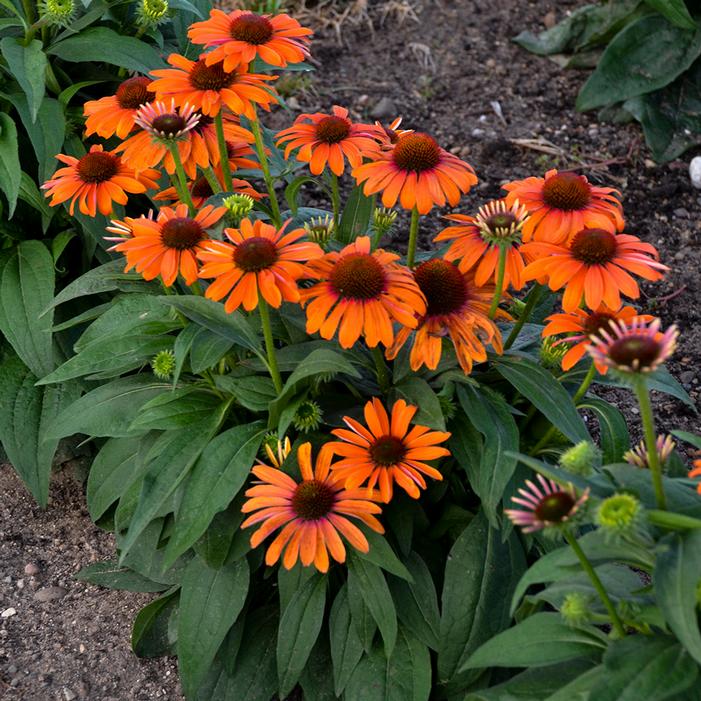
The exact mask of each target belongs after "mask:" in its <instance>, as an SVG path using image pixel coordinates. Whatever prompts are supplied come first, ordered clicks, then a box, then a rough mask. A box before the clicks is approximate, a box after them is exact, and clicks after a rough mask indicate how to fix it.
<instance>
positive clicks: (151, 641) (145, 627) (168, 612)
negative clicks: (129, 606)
mask: <svg viewBox="0 0 701 701" xmlns="http://www.w3.org/2000/svg"><path fill="white" fill-rule="evenodd" d="M176 604H177V599H176V598H175V593H174V592H169V593H167V594H165V595H164V596H161V597H159V598H158V599H156V600H155V601H152V602H151V603H150V604H147V605H146V606H144V608H142V609H141V611H139V613H138V614H136V618H135V619H134V624H133V626H132V630H131V649H132V650H133V651H134V654H135V655H136V656H137V657H161V656H162V655H165V654H168V653H169V652H170V650H171V645H172V642H171V640H170V638H169V635H168V627H169V621H170V617H171V616H172V615H173V613H174V612H175V611H176Z"/></svg>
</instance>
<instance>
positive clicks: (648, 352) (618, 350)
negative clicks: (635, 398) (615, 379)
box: [587, 316, 679, 374]
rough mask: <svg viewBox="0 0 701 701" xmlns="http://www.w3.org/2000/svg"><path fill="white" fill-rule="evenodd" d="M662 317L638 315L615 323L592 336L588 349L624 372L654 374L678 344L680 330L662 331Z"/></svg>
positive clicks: (604, 361)
mask: <svg viewBox="0 0 701 701" xmlns="http://www.w3.org/2000/svg"><path fill="white" fill-rule="evenodd" d="M660 324H661V322H660V320H659V319H653V320H652V321H646V320H645V319H643V318H641V317H639V316H637V317H634V318H633V319H631V320H630V321H629V322H627V323H626V322H623V321H619V322H612V323H611V325H610V327H609V328H608V329H601V330H600V331H599V333H598V334H597V335H596V336H592V337H591V338H590V341H591V344H590V345H589V346H587V351H588V353H589V355H591V357H592V359H593V360H594V362H596V363H600V364H601V365H606V366H607V367H609V368H612V369H613V370H616V371H618V372H620V373H624V374H631V373H633V374H638V373H650V372H653V371H654V370H657V368H658V367H659V366H660V365H662V363H664V362H666V361H667V360H668V359H669V358H670V357H671V355H672V353H674V349H675V348H676V346H677V337H678V336H679V330H678V329H677V327H676V326H670V327H669V328H667V330H666V331H664V332H662V331H660Z"/></svg>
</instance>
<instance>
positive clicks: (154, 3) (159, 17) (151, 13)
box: [136, 0, 169, 27]
mask: <svg viewBox="0 0 701 701" xmlns="http://www.w3.org/2000/svg"><path fill="white" fill-rule="evenodd" d="M168 9H169V8H168V0H141V2H140V4H139V8H138V9H137V11H136V14H137V17H138V19H137V21H138V23H139V24H140V25H141V26H142V27H155V26H156V25H157V24H160V23H161V22H163V21H165V20H166V19H167V16H168Z"/></svg>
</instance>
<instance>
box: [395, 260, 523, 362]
mask: <svg viewBox="0 0 701 701" xmlns="http://www.w3.org/2000/svg"><path fill="white" fill-rule="evenodd" d="M414 277H415V279H416V282H417V283H418V285H419V289H420V290H421V292H423V294H424V297H425V298H426V313H425V314H423V315H419V316H418V326H417V327H416V332H415V336H414V343H413V346H412V349H411V355H410V358H409V361H410V363H411V369H412V370H418V369H419V368H420V367H421V366H422V365H426V367H428V368H429V369H431V370H435V369H436V368H437V367H438V363H439V362H440V359H441V353H442V345H443V338H444V337H446V336H448V337H449V338H450V340H451V341H452V343H453V345H454V346H455V352H456V354H457V357H458V362H459V363H460V367H461V368H462V369H463V370H464V371H465V372H466V373H468V374H469V373H470V372H472V364H473V362H475V361H476V362H478V363H481V362H484V361H485V360H486V359H487V351H486V348H485V346H487V345H489V344H491V345H492V346H493V347H494V350H495V351H496V352H497V353H501V352H502V343H501V332H500V331H499V328H498V327H497V325H496V324H495V323H494V321H492V319H490V318H489V308H490V304H491V302H492V299H493V298H494V293H495V287H494V285H487V286H483V287H479V286H477V285H476V284H475V280H474V277H473V273H471V272H468V273H461V272H460V271H459V270H458V268H456V267H455V265H453V264H452V263H449V262H448V261H446V260H443V259H442V258H435V259H433V260H428V261H426V262H424V263H422V264H421V265H419V267H418V268H416V270H415V271H414ZM496 317H497V318H504V319H508V318H510V317H509V316H508V314H506V312H503V311H502V310H500V309H499V310H497V313H496ZM411 332H412V330H411V328H406V327H405V328H402V329H401V330H400V331H398V332H397V338H396V340H395V342H394V345H393V346H392V347H391V348H389V349H388V351H387V357H388V358H389V359H390V360H392V359H394V358H395V357H396V356H397V353H399V350H400V349H401V347H402V346H403V345H404V344H405V343H406V341H407V339H408V338H409V336H410V335H411Z"/></svg>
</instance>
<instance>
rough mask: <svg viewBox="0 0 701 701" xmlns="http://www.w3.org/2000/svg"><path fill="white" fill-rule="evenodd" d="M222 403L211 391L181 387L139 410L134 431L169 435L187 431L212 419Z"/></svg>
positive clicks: (153, 400) (133, 426) (151, 401)
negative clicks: (170, 432) (196, 422)
mask: <svg viewBox="0 0 701 701" xmlns="http://www.w3.org/2000/svg"><path fill="white" fill-rule="evenodd" d="M219 402H220V400H219V398H218V397H217V396H216V395H215V394H212V393H211V392H209V391H207V390H203V389H198V388H197V387H192V386H189V387H188V386H186V387H180V388H178V389H174V390H173V391H172V392H168V393H167V394H165V393H164V394H159V395H158V396H157V397H154V398H153V399H151V400H149V401H148V402H146V404H144V405H143V406H142V407H141V409H140V410H139V413H138V415H137V417H136V418H135V419H134V421H133V423H132V425H131V429H132V430H134V431H147V430H161V431H169V430H171V429H174V428H181V427H185V426H187V425H189V424H191V423H194V422H195V421H199V420H200V419H204V418H206V417H207V416H209V415H210V414H211V413H212V411H214V407H215V406H216V405H217V404H218V403H219Z"/></svg>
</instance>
